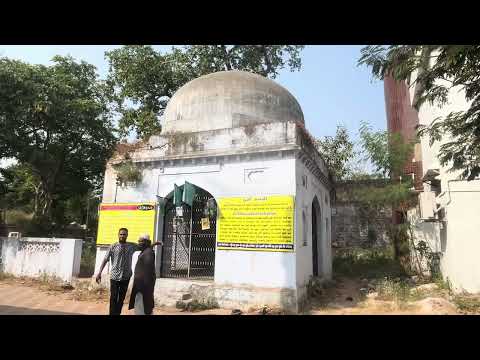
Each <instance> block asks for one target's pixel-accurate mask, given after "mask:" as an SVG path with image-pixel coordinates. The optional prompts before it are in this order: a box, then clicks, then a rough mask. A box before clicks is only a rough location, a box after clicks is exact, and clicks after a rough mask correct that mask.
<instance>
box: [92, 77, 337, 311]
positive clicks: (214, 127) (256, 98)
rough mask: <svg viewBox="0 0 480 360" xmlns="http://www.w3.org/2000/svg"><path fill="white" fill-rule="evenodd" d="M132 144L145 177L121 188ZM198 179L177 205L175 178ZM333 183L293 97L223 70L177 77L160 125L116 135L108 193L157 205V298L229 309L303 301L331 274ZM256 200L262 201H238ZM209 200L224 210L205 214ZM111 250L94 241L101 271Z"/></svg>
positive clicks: (107, 198)
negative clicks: (144, 132) (313, 281)
mask: <svg viewBox="0 0 480 360" xmlns="http://www.w3.org/2000/svg"><path fill="white" fill-rule="evenodd" d="M125 152H128V154H129V155H128V158H130V159H131V161H133V163H134V164H135V165H136V166H137V167H138V168H139V169H141V172H142V181H141V182H139V183H137V184H135V185H133V186H128V187H124V188H122V187H119V186H118V185H116V170H115V168H114V165H115V164H117V163H119V162H121V161H124V160H125V157H124V156H123V155H122V153H125ZM191 184H193V185H194V187H195V189H196V196H195V199H194V200H193V205H192V206H189V205H187V204H185V203H182V204H181V206H180V207H181V209H178V208H179V206H178V203H177V200H175V195H174V188H175V186H178V187H179V188H181V190H182V189H183V191H186V187H187V186H191ZM332 190H333V188H332V182H331V178H330V175H329V173H328V171H327V168H326V166H325V163H324V161H323V160H322V159H321V156H320V154H319V153H318V152H317V150H316V149H315V147H314V146H313V143H312V139H311V137H310V135H309V134H308V132H307V131H306V129H305V125H304V118H303V113H302V109H301V108H300V105H299V104H298V102H297V101H296V99H295V98H294V97H293V96H292V95H291V94H290V93H289V92H288V91H287V90H286V89H284V88H283V87H281V86H280V85H278V84H277V83H275V82H273V81H271V80H269V79H267V78H264V77H262V76H259V75H255V74H252V73H248V72H241V71H227V72H217V73H213V74H210V75H206V76H202V77H200V78H198V79H195V80H193V81H191V82H189V83H187V84H186V85H184V86H183V87H182V88H180V89H179V90H178V91H177V92H176V94H175V95H174V96H173V97H172V98H171V100H170V101H169V103H168V106H167V108H166V111H165V114H164V121H163V129H162V134H161V135H158V136H152V137H151V138H150V139H149V140H148V141H147V142H143V143H138V144H136V145H133V146H129V145H126V144H120V147H119V151H118V152H117V154H116V155H115V156H114V157H113V158H112V159H111V160H110V161H109V162H108V164H107V170H106V173H105V184H104V192H103V200H102V201H103V203H115V202H118V203H129V202H139V201H145V202H156V203H157V204H158V217H157V221H156V225H155V228H156V231H155V239H156V240H162V241H163V242H164V246H163V248H162V249H160V248H158V249H157V257H156V259H157V275H158V279H157V283H156V289H155V293H156V301H157V302H158V303H160V304H165V305H172V304H175V302H176V301H177V300H180V298H181V296H182V294H185V293H189V294H192V295H193V296H194V297H197V298H201V299H213V300H214V301H216V302H217V303H218V304H219V305H220V306H221V307H226V308H240V309H248V308H249V307H252V306H262V305H271V306H280V307H283V308H286V309H289V310H292V311H298V310H299V309H300V308H301V306H302V303H303V302H304V300H305V297H306V286H307V283H308V281H309V279H310V277H311V276H319V277H322V278H325V279H328V278H330V277H331V273H332V263H331V231H330V226H331V196H332ZM288 199H291V200H292V205H291V206H290V207H289V205H288V202H289V200H288ZM262 201H264V203H263V204H264V206H260V207H259V206H258V205H259V204H260V203H262ZM250 202H253V203H255V204H256V205H252V206H250V207H248V206H247V207H243V208H242V206H244V205H245V204H247V203H248V204H249V203H250ZM175 203H176V204H175ZM233 203H234V204H236V206H237V205H238V206H240V207H237V208H235V207H231V205H232V204H233ZM253 203H252V204H253ZM161 204H165V205H161ZM229 204H230V205H229ZM242 204H243V205H242ZM228 206H230V207H228ZM211 208H215V209H218V211H216V212H215V215H214V216H213V217H212V216H211V215H209V220H207V218H206V216H207V215H205V214H207V213H208V211H207V209H211ZM162 209H163V210H162ZM232 209H233V210H232ZM259 209H260V210H261V211H259ZM230 210H232V211H233V212H230ZM238 210H240V211H238ZM241 210H248V211H246V212H242V211H241ZM192 211H193V212H192ZM232 214H233V215H232ZM238 214H240V215H238ZM242 214H243V215H242ZM275 214H277V215H275ZM278 214H281V216H280V217H278ZM237 215H238V216H237ZM235 216H237V218H235V219H236V220H235V219H234V217H235ZM249 216H250V217H249ZM255 216H260V217H259V218H257V220H252V218H254V217H255ZM261 216H263V217H261ZM189 217H190V220H189ZM275 219H276V220H275ZM204 220H205V221H207V223H208V226H207V229H204V228H203V221H204ZM242 224H243V225H242ZM262 226H263V228H262ZM262 229H263V230H262ZM182 236H183V238H182ZM275 238H277V240H278V239H279V238H282V239H283V240H282V241H283V243H281V244H279V242H278V241H276V240H272V239H275ZM182 239H183V240H182ZM235 239H236V240H235ZM269 239H270V240H269ZM289 239H291V241H290V240H289ZM129 241H136V239H129ZM182 244H183V245H182ZM184 245H185V248H183V247H182V246H184ZM105 251H106V247H104V246H98V250H97V264H96V271H97V270H98V267H99V264H100V262H101V260H102V259H103V257H104V254H105Z"/></svg>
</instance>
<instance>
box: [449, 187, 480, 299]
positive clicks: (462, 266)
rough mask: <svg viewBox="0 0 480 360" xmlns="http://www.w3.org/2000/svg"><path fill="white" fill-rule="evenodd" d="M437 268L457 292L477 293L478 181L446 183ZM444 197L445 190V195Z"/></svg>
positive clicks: (479, 281) (479, 283)
mask: <svg viewBox="0 0 480 360" xmlns="http://www.w3.org/2000/svg"><path fill="white" fill-rule="evenodd" d="M450 191H451V192H450V197H451V201H450V203H449V204H448V205H447V206H446V219H447V221H446V237H445V238H444V239H442V241H443V242H444V244H442V247H443V248H444V249H445V251H444V253H443V256H442V261H441V268H442V274H443V276H444V278H448V279H449V280H450V281H451V283H452V285H453V287H454V288H455V289H456V290H457V291H461V290H462V289H463V290H465V291H467V292H471V293H478V292H480V261H479V254H480V180H474V181H470V182H467V181H459V182H457V181H453V182H450ZM446 196H448V193H447V195H446Z"/></svg>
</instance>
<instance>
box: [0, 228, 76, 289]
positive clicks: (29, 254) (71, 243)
mask: <svg viewBox="0 0 480 360" xmlns="http://www.w3.org/2000/svg"><path fill="white" fill-rule="evenodd" d="M0 241H2V246H1V251H2V271H4V272H7V273H11V274H13V275H16V276H34V277H35V276H40V275H42V274H48V275H51V276H56V277H59V278H61V279H62V280H64V281H67V282H70V281H71V280H72V278H73V277H75V276H78V274H79V272H80V259H81V254H82V240H79V239H50V238H21V239H14V238H5V237H4V238H0Z"/></svg>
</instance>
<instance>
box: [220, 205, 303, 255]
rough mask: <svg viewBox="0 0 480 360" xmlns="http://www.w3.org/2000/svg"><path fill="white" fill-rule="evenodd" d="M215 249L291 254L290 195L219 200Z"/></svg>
mask: <svg viewBox="0 0 480 360" xmlns="http://www.w3.org/2000/svg"><path fill="white" fill-rule="evenodd" d="M218 206H219V210H220V214H219V219H218V225H217V226H218V237H217V248H218V249H220V250H255V251H293V250H294V243H293V214H294V207H295V204H294V199H293V196H255V197H233V198H220V199H219V201H218Z"/></svg>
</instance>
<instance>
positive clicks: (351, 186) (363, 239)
mask: <svg viewBox="0 0 480 360" xmlns="http://www.w3.org/2000/svg"><path fill="white" fill-rule="evenodd" d="M387 181H388V180H383V179H378V180H350V181H342V182H339V183H337V185H336V189H335V191H336V200H335V211H334V215H333V216H332V236H333V240H332V243H333V246H334V247H339V248H342V247H370V246H380V247H382V246H385V245H387V244H388V243H389V242H390V240H389V238H388V235H387V228H388V226H389V224H391V222H392V209H391V208H390V207H386V208H384V209H381V210H380V211H369V212H368V213H367V212H366V211H365V209H363V208H362V207H361V206H360V205H359V203H358V202H357V201H355V199H356V194H355V191H357V190H359V189H362V188H363V189H364V191H368V189H369V188H370V187H375V188H377V187H378V188H381V187H383V186H384V185H385V184H386V183H387ZM369 228H371V229H372V230H373V231H374V233H375V237H376V240H374V239H371V238H369V233H368V229H369ZM375 237H374V238H375Z"/></svg>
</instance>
